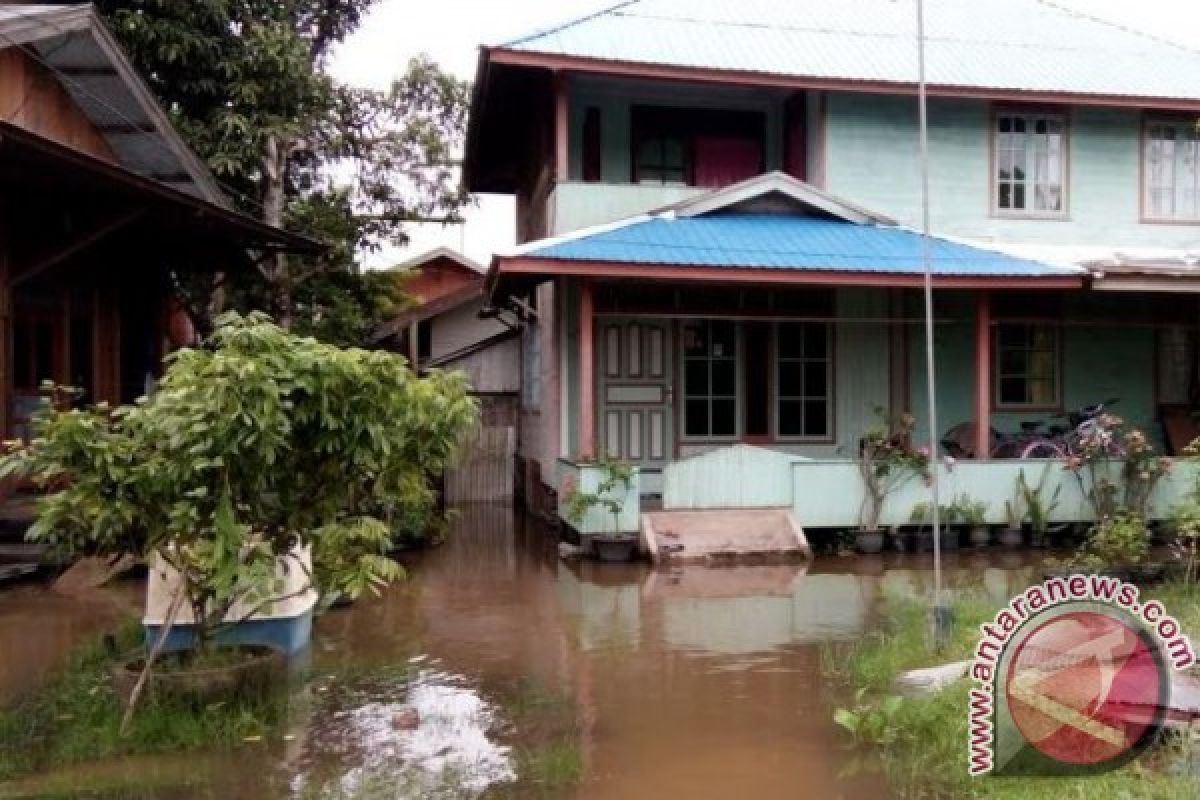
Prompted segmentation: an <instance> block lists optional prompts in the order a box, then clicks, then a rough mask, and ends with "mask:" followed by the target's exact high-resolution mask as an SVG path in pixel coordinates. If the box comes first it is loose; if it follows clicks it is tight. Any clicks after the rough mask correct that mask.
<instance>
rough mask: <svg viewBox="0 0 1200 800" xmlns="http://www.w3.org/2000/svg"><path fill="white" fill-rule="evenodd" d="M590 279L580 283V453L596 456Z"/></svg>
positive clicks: (583, 456) (587, 456)
mask: <svg viewBox="0 0 1200 800" xmlns="http://www.w3.org/2000/svg"><path fill="white" fill-rule="evenodd" d="M593 314H594V304H593V298H592V284H591V281H588V280H582V281H580V282H579V455H580V457H582V458H585V459H587V458H592V457H593V456H595V455H596V370H595V359H594V357H593V354H592V347H593V344H594V328H595V322H594V320H593Z"/></svg>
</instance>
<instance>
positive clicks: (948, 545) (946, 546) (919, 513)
mask: <svg viewBox="0 0 1200 800" xmlns="http://www.w3.org/2000/svg"><path fill="white" fill-rule="evenodd" d="M959 519H960V511H959V509H958V506H957V505H956V504H954V503H951V504H950V505H948V506H943V505H939V506H938V525H939V531H938V544H939V545H940V546H941V549H942V550H955V549H957V548H958V531H956V530H955V529H954V526H955V524H956V523H957V522H959ZM908 521H909V522H910V523H912V524H913V525H916V526H917V527H918V531H917V548H918V549H919V550H924V551H926V552H927V551H929V550H932V549H933V531H932V530H931V531H929V532H928V535H925V534H926V531H925V527H926V526H928V525H931V524H932V523H933V505H932V504H931V503H927V502H924V501H922V502H919V503H915V504H913V507H912V511H910V512H909V515H908Z"/></svg>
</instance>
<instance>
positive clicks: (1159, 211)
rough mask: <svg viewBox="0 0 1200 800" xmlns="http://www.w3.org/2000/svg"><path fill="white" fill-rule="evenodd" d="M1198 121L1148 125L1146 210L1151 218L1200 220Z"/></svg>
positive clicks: (1160, 121)
mask: <svg viewBox="0 0 1200 800" xmlns="http://www.w3.org/2000/svg"><path fill="white" fill-rule="evenodd" d="M1197 125H1198V123H1197V122H1196V121H1195V120H1152V121H1148V122H1147V124H1146V136H1145V140H1144V141H1145V145H1144V149H1145V153H1144V156H1143V158H1144V162H1145V163H1144V168H1143V170H1142V183H1143V186H1142V198H1143V201H1142V202H1143V209H1144V213H1145V216H1146V218H1147V219H1152V220H1166V221H1176V220H1186V221H1189V222H1196V221H1200V168H1198V166H1197V158H1198V156H1200V131H1197Z"/></svg>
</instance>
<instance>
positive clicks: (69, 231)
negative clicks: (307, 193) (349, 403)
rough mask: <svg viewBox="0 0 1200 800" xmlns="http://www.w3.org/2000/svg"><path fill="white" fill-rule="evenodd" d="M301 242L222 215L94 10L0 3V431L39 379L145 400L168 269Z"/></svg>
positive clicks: (213, 264) (216, 194)
mask: <svg viewBox="0 0 1200 800" xmlns="http://www.w3.org/2000/svg"><path fill="white" fill-rule="evenodd" d="M313 246H314V244H313V243H312V242H311V241H309V240H307V239H304V238H303V237H298V236H293V235H291V234H288V233H285V232H283V231H280V230H277V229H275V228H273V227H270V226H268V225H265V224H263V223H261V222H259V221H258V220H255V219H253V218H251V217H248V216H246V215H244V214H241V213H238V212H237V211H234V210H233V209H232V208H231V206H230V204H229V201H228V199H227V198H226V197H225V196H224V195H223V194H222V192H221V190H220V189H219V188H218V186H217V183H216V181H215V180H214V178H213V176H212V175H211V174H210V173H209V171H208V169H207V168H206V167H205V165H204V164H203V162H202V161H201V160H200V159H199V157H197V156H196V155H195V154H194V153H193V152H192V151H191V150H190V149H189V148H188V146H187V145H186V144H185V143H184V142H183V140H182V139H181V137H180V135H179V134H178V132H176V131H175V130H174V128H173V127H172V126H171V123H170V122H169V121H168V119H167V116H166V114H165V112H164V111H163V110H162V109H161V108H160V107H159V106H158V104H157V102H156V101H155V98H154V97H153V95H152V94H151V92H150V90H149V88H148V87H147V86H146V85H145V83H143V81H142V80H141V78H140V77H139V76H138V74H137V72H136V70H135V69H134V67H133V66H132V64H130V62H129V61H128V59H127V58H126V56H125V55H124V54H123V53H122V51H121V49H120V47H119V45H118V44H117V43H116V41H115V40H114V39H113V37H112V34H111V33H110V32H109V31H108V30H107V29H106V28H105V26H104V23H103V22H102V21H101V20H100V18H99V17H98V16H97V14H96V12H95V11H94V9H93V8H92V7H91V6H90V5H70V6H48V5H23V4H16V5H4V6H0V375H2V376H3V380H2V382H0V394H2V397H0V431H3V433H4V434H5V435H6V436H11V435H14V434H21V433H23V432H24V430H25V428H24V426H25V424H26V422H27V419H28V415H29V413H30V411H31V410H32V408H33V407H34V405H35V404H36V402H37V398H38V387H39V385H40V384H41V383H42V382H43V381H54V382H56V383H61V384H70V385H73V386H76V387H79V388H81V389H83V390H84V393H85V395H84V397H85V400H88V401H108V402H112V403H115V402H123V401H130V400H133V399H134V398H136V397H137V396H138V395H140V394H142V393H143V392H144V391H145V388H146V385H147V379H148V376H153V375H154V374H155V373H156V372H157V371H158V369H159V361H160V358H161V356H162V355H163V353H164V351H165V350H167V349H168V348H169V347H170V341H169V340H170V336H169V332H170V327H171V326H169V324H168V323H169V320H170V317H171V313H170V311H171V303H170V302H169V298H170V295H171V285H170V279H169V276H170V273H171V272H177V273H184V272H186V271H188V270H207V271H214V270H229V269H238V268H244V267H246V266H248V265H249V264H250V259H251V257H252V254H257V253H265V252H270V251H272V250H276V249H279V248H290V249H310V248H312V247H313ZM175 321H176V323H177V324H176V325H175V329H176V334H177V338H186V332H185V331H181V330H179V329H180V328H181V327H185V326H181V325H179V324H178V323H179V322H180V320H179V319H178V318H176V320H175Z"/></svg>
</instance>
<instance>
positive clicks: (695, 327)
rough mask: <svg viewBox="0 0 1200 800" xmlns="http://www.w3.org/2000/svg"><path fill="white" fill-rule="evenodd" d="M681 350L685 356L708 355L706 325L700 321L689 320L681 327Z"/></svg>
mask: <svg viewBox="0 0 1200 800" xmlns="http://www.w3.org/2000/svg"><path fill="white" fill-rule="evenodd" d="M683 352H684V355H686V356H689V357H691V356H706V355H708V326H707V325H705V324H704V323H702V322H689V323H688V324H687V325H685V326H684V328H683Z"/></svg>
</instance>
